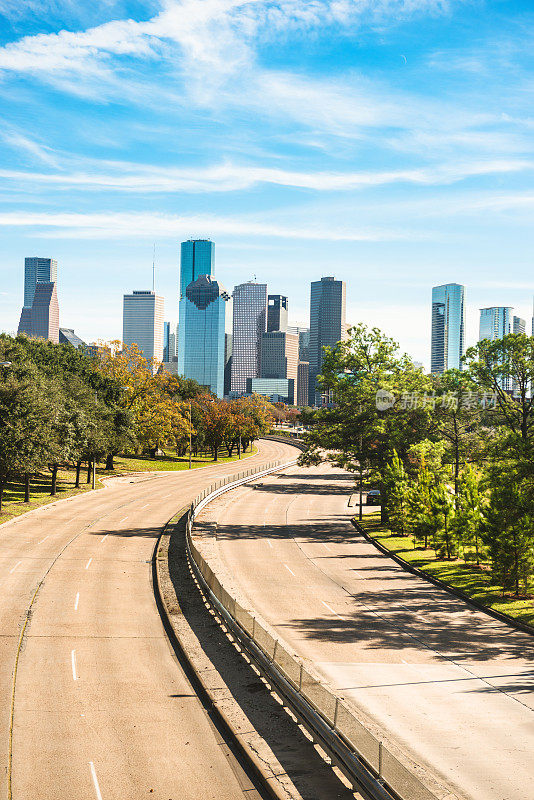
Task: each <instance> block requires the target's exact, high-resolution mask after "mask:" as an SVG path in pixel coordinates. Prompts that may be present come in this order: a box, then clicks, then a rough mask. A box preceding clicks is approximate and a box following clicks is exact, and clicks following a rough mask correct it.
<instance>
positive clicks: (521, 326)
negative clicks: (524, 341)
mask: <svg viewBox="0 0 534 800" xmlns="http://www.w3.org/2000/svg"><path fill="white" fill-rule="evenodd" d="M526 329H527V323H526V322H525V320H524V319H521V317H515V316H514V317H513V320H512V333H525V331H526Z"/></svg>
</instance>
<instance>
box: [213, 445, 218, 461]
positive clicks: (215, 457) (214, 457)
mask: <svg viewBox="0 0 534 800" xmlns="http://www.w3.org/2000/svg"><path fill="white" fill-rule="evenodd" d="M213 460H214V461H218V460H219V445H218V444H216V445H215V446H214V448H213Z"/></svg>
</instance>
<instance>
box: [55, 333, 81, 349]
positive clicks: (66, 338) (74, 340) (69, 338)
mask: <svg viewBox="0 0 534 800" xmlns="http://www.w3.org/2000/svg"><path fill="white" fill-rule="evenodd" d="M59 343H60V344H70V345H72V347H76V348H78V347H83V348H85V347H86V344H85V342H84V341H83V339H80V337H79V336H76V334H75V333H74V330H73V329H72V328H60V329H59Z"/></svg>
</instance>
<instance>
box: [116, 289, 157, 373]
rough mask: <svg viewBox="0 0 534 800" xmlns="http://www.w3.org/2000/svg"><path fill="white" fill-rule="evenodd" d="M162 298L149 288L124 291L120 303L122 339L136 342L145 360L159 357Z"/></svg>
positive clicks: (126, 342) (127, 341) (127, 342)
mask: <svg viewBox="0 0 534 800" xmlns="http://www.w3.org/2000/svg"><path fill="white" fill-rule="evenodd" d="M164 312H165V306H164V300H163V297H160V296H159V295H157V294H156V293H155V292H154V291H151V290H148V289H146V290H134V291H133V293H132V294H125V295H124V297H123V306H122V341H123V343H124V345H125V346H126V347H129V346H130V345H132V344H136V345H137V346H138V347H139V349H140V350H141V352H142V353H143V355H144V357H145V358H146V359H147V361H150V360H151V359H154V360H155V361H157V362H161V361H163V322H164V319H163V317H164Z"/></svg>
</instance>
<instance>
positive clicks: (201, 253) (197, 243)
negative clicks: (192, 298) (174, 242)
mask: <svg viewBox="0 0 534 800" xmlns="http://www.w3.org/2000/svg"><path fill="white" fill-rule="evenodd" d="M200 275H210V276H211V277H213V275H215V242H212V241H211V240H210V239H188V240H187V242H182V244H181V249H180V296H179V298H178V299H179V300H181V299H182V297H185V291H186V289H187V287H188V286H189V284H190V283H193V281H196V279H197V278H199V277H200Z"/></svg>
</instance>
